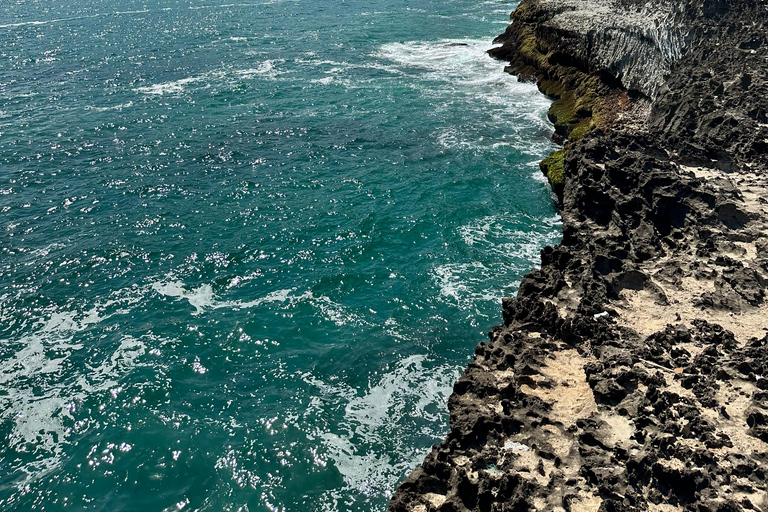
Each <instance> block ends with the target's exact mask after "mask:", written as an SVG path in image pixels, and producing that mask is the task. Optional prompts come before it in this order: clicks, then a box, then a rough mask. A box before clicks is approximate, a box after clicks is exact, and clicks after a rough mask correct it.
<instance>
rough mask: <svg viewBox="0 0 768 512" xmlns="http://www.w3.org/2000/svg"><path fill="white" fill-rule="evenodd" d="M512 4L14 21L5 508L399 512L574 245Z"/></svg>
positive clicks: (163, 11)
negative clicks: (508, 64) (525, 289)
mask: <svg viewBox="0 0 768 512" xmlns="http://www.w3.org/2000/svg"><path fill="white" fill-rule="evenodd" d="M515 5H516V3H515V2H512V3H509V2H502V1H497V0H493V1H478V0H453V1H446V0H405V1H400V2H398V1H395V0H368V1H365V2H362V1H357V0H341V1H335V2H329V1H323V0H269V1H262V0H255V1H252V2H237V3H231V2H229V1H228V0H146V1H139V0H123V1H120V2H118V1H116V0H89V1H85V0H70V1H67V2H63V1H53V2H52V1H48V0H46V1H43V0H25V1H18V2H5V3H3V4H2V5H1V6H0V212H2V213H1V214H0V439H2V444H0V510H14V511H15V510H18V511H28V510H35V511H59V510H77V511H80V510H88V511H97V510H98V511H141V512H147V511H157V512H161V511H180V510H184V511H194V510H201V511H250V512H256V511H265V512H268V511H272V512H282V511H291V512H293V511H339V512H341V511H366V512H367V511H384V510H385V509H386V505H387V501H388V498H389V496H390V495H391V493H392V492H393V491H394V489H395V487H396V486H397V484H398V482H399V481H401V480H402V479H403V478H404V477H405V476H406V475H407V474H408V472H409V471H410V470H411V469H412V468H414V467H415V466H417V465H418V464H419V463H420V462H421V460H422V459H423V457H424V455H425V454H426V453H427V452H428V451H429V449H430V447H431V445H432V444H433V443H437V442H439V441H440V439H442V437H443V436H444V435H445V434H446V432H447V423H448V413H447V409H446V400H447V397H448V395H449V394H450V392H451V388H452V385H453V382H454V380H455V379H456V378H457V377H458V375H459V374H460V373H461V371H462V369H463V368H464V367H465V366H466V364H467V362H468V361H469V360H470V357H471V354H472V352H473V349H474V346H475V345H476V344H477V343H478V342H479V341H482V340H483V339H485V336H486V333H487V331H488V330H489V329H490V328H491V327H492V326H494V325H496V324H499V323H500V322H501V307H500V300H501V298H502V297H505V296H510V295H514V294H515V293H516V290H517V286H518V283H519V281H520V279H521V278H522V276H523V275H524V274H525V273H526V272H528V271H529V270H530V269H531V268H533V267H534V266H536V265H537V264H538V262H539V251H540V249H541V248H542V247H543V246H545V245H551V244H555V243H557V242H558V241H559V240H560V236H561V224H560V220H559V217H558V216H557V212H556V209H555V206H554V203H553V201H552V197H551V192H550V189H549V187H548V185H547V184H546V183H545V181H544V180H543V178H542V177H541V176H540V173H539V170H538V162H539V161H540V160H541V159H542V158H543V157H544V156H545V155H546V154H547V153H548V152H549V151H551V150H552V149H553V144H552V142H551V141H550V135H551V132H552V128H551V125H550V124H549V122H548V121H547V119H546V110H547V108H548V105H549V101H548V100H547V99H546V98H544V97H543V96H542V95H541V94H539V93H538V91H537V90H536V88H535V86H534V85H531V84H522V83H519V82H518V81H517V80H516V79H515V78H514V77H512V76H510V75H508V74H506V73H504V72H503V67H504V64H503V63H501V62H497V61H494V60H492V59H490V58H489V57H488V56H487V55H486V54H485V51H486V50H487V49H488V48H490V47H491V40H492V39H493V37H494V36H495V35H496V34H498V33H501V32H502V31H503V30H504V28H505V26H506V23H508V15H509V12H510V11H511V10H512V9H513V8H514V7H515Z"/></svg>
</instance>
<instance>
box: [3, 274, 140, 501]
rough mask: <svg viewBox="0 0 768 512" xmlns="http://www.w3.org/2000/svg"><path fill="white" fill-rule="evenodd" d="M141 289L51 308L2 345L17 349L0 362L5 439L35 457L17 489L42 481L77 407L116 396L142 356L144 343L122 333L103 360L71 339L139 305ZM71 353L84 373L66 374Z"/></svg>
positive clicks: (58, 454)
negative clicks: (83, 361) (83, 363)
mask: <svg viewBox="0 0 768 512" xmlns="http://www.w3.org/2000/svg"><path fill="white" fill-rule="evenodd" d="M146 291H147V289H146V287H145V288H141V287H136V288H127V289H123V290H118V291H116V292H114V293H113V294H111V295H110V298H109V299H107V300H105V301H103V302H99V303H97V304H96V305H94V306H93V307H92V308H90V309H87V310H85V311H80V310H78V309H68V308H51V309H49V311H48V318H47V319H40V320H38V321H37V322H36V324H35V325H34V326H33V330H32V332H31V333H29V334H26V335H24V336H22V337H21V338H19V339H16V340H6V341H5V343H6V346H7V347H18V348H16V349H15V352H14V353H13V355H12V356H11V357H10V358H8V359H6V360H4V361H2V362H0V385H2V386H3V388H4V389H5V391H6V394H5V396H3V397H0V411H1V412H0V419H2V420H4V421H9V422H10V423H11V424H12V425H13V426H12V430H11V433H10V435H9V436H8V438H7V443H8V447H9V448H12V449H16V450H19V451H29V450H30V447H32V446H34V451H35V453H36V461H35V462H31V463H28V464H25V465H24V466H23V467H22V468H21V470H22V471H23V472H24V473H26V475H27V476H26V477H25V478H24V479H22V480H21V481H20V482H19V484H18V485H19V488H22V487H24V486H25V485H27V484H28V483H29V482H30V481H32V480H38V479H41V478H44V477H45V476H46V475H47V474H48V472H49V471H51V470H53V469H55V468H56V467H58V466H59V465H60V464H61V456H62V453H63V450H64V445H65V444H67V443H68V442H69V437H70V436H71V435H72V433H73V427H72V425H73V424H74V423H75V417H74V412H75V411H76V410H77V407H78V404H80V403H82V402H84V401H85V400H86V399H87V398H88V397H89V396H93V395H94V394H99V393H106V392H108V391H109V392H111V393H112V396H113V397H116V396H117V394H118V393H119V389H118V387H117V383H118V381H119V380H120V378H121V376H123V375H125V374H126V373H128V372H130V371H131V370H132V369H133V368H134V367H135V366H136V365H137V364H139V363H138V358H140V356H142V355H144V353H145V352H146V345H145V343H144V341H142V340H139V339H136V338H133V337H132V336H128V335H126V336H123V337H122V338H121V340H120V345H119V346H118V347H117V348H116V349H115V350H114V352H113V353H112V354H111V355H110V356H109V357H108V358H106V359H104V358H103V357H102V356H101V355H100V354H101V353H100V352H95V353H84V350H85V349H86V347H85V346H84V345H83V344H82V343H80V342H77V341H75V340H76V337H77V335H78V333H81V332H83V331H86V330H88V329H90V328H91V327H92V326H94V325H96V324H98V323H100V322H103V321H104V320H106V319H108V318H110V317H112V316H114V315H118V314H125V313H126V312H127V311H128V309H129V308H130V307H131V306H133V305H135V304H138V303H140V302H141V300H142V297H143V295H144V294H145V293H146ZM75 354H80V355H79V356H78V357H79V358H82V357H85V358H88V360H89V362H88V363H87V364H88V371H87V373H83V374H80V375H77V376H75V375H68V373H69V372H70V371H71V369H70V365H71V363H70V360H71V359H72V358H73V356H74V355H75ZM94 354H96V355H95V356H94ZM32 379H33V380H34V384H33V383H32ZM63 382H66V384H63Z"/></svg>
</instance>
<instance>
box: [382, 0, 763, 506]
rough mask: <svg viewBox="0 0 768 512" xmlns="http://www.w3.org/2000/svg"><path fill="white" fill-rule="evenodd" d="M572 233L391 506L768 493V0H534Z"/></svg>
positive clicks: (516, 56)
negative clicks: (438, 439)
mask: <svg viewBox="0 0 768 512" xmlns="http://www.w3.org/2000/svg"><path fill="white" fill-rule="evenodd" d="M512 21H513V22H512V24H511V25H510V26H509V28H508V29H507V30H506V32H505V33H504V34H503V35H501V36H499V38H498V39H497V42H499V43H501V45H500V46H498V47H496V48H494V49H492V50H491V51H490V53H491V54H492V55H493V56H494V57H496V58H499V59H503V60H505V61H507V62H509V67H508V68H507V69H508V71H509V72H511V73H513V74H516V75H517V76H518V77H519V78H520V79H521V80H533V81H535V82H536V83H537V84H538V85H539V88H540V89H541V90H542V92H543V93H544V94H547V95H549V96H551V97H552V98H554V99H555V101H554V103H553V104H552V108H551V110H550V112H549V116H550V118H551V119H552V121H553V123H554V124H555V131H556V137H557V138H558V140H559V141H560V142H562V143H563V148H562V149H561V150H558V151H556V152H554V153H553V154H552V155H550V156H549V157H548V158H547V159H545V160H544V161H543V162H542V164H541V167H542V170H543V171H544V172H545V173H546V174H547V175H548V177H549V179H550V181H551V183H552V185H553V187H554V189H555V191H556V193H557V195H558V197H559V201H560V202H561V211H562V218H563V240H562V243H561V244H560V245H558V246H556V247H546V248H544V249H543V250H542V253H541V268H540V269H538V270H534V271H533V272H531V273H530V274H528V275H527V276H526V277H525V278H524V279H523V281H522V283H521V285H520V289H519V292H518V295H517V297H515V298H508V299H504V301H503V304H502V309H503V311H502V313H503V321H504V324H503V325H500V326H498V327H496V328H494V329H493V330H492V331H491V332H490V333H489V341H488V342H487V343H481V344H480V345H478V346H477V348H476V349H475V354H474V360H473V361H472V362H471V363H470V364H469V365H468V367H467V369H466V370H465V371H464V373H463V375H462V376H461V377H460V378H459V380H458V381H457V382H456V384H455V385H454V389H453V394H452V395H451V397H450V399H449V402H448V409H449V412H450V432H449V433H448V435H447V436H446V438H445V439H444V440H443V442H442V443H441V444H440V445H436V446H434V447H433V448H432V451H431V452H430V453H429V454H428V455H427V457H426V459H425V460H424V463H423V464H422V465H421V466H419V467H417V468H416V469H415V470H414V471H413V472H412V473H411V474H410V476H408V478H406V480H405V481H404V482H403V483H402V484H401V485H400V487H399V488H398V489H397V491H396V492H395V494H394V495H393V497H392V500H391V501H390V505H389V510H390V511H391V512H406V511H408V512H411V511H412V512H432V511H440V512H458V511H526V510H541V511H543V510H547V511H549V510H552V511H601V512H603V511H646V510H648V511H692V512H693V511H696V512H725V511H742V510H743V511H747V510H755V511H762V512H768V332H767V331H768V303H767V302H766V286H768V2H766V1H765V0H757V1H754V0H753V1H747V0H688V1H685V0H684V1H680V2H672V1H670V0H657V1H655V2H650V1H641V0H583V1H577V0H523V2H522V3H521V4H520V6H519V7H518V8H517V10H516V11H515V12H514V13H513V14H512Z"/></svg>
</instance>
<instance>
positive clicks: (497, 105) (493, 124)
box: [374, 39, 552, 156]
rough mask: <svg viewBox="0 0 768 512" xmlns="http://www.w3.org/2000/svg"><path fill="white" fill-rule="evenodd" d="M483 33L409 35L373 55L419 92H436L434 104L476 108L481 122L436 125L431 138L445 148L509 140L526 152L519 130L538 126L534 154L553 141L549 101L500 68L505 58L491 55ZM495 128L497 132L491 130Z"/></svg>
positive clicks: (506, 143)
mask: <svg viewBox="0 0 768 512" xmlns="http://www.w3.org/2000/svg"><path fill="white" fill-rule="evenodd" d="M489 46H490V45H489V44H488V41H487V40H484V39H480V40H478V39H446V40H441V41H434V42H427V41H411V42H405V43H390V44H385V45H383V46H382V47H381V48H380V49H379V51H378V52H377V53H376V54H374V57H375V58H378V59H381V60H384V61H386V62H391V63H394V65H395V67H396V68H398V69H400V71H401V72H402V73H404V74H406V75H407V76H411V77H413V78H414V80H413V81H412V83H413V85H414V87H416V88H417V89H419V90H420V91H421V92H422V94H424V95H426V96H429V97H435V98H436V99H437V101H435V105H436V107H435V108H436V110H437V111H438V112H440V111H447V110H450V109H461V110H464V111H466V110H468V109H469V110H475V111H478V113H479V114H480V115H478V116H477V117H478V118H479V119H486V121H485V122H484V123H481V124H480V125H476V124H475V125H471V126H460V125H454V126H451V127H448V128H445V127H443V128H440V129H438V133H437V134H436V138H437V139H438V141H439V143H440V144H441V145H443V146H444V147H446V148H459V149H462V150H467V149H469V150H474V151H484V150H486V149H494V148H499V147H504V146H511V147H513V148H514V149H516V150H517V151H520V152H522V153H526V154H527V153H530V152H531V149H532V148H531V147H530V146H531V143H530V137H529V136H526V137H524V138H525V139H526V142H525V143H523V142H522V140H523V137H520V136H518V135H517V133H518V132H520V131H530V130H540V131H541V142H540V144H537V146H538V147H536V148H533V149H535V151H534V152H533V153H534V154H535V155H536V156H538V155H539V154H541V152H544V151H546V149H547V148H549V147H551V146H552V143H551V142H550V141H549V135H550V134H551V130H552V128H551V123H549V121H548V120H547V119H546V111H547V109H548V108H549V105H550V103H551V101H550V100H549V99H547V98H546V97H544V96H543V95H542V94H540V93H539V91H538V89H537V88H536V86H535V85H533V84H530V83H521V82H519V81H518V80H517V78H516V77H514V76H512V75H510V74H508V73H506V72H505V71H504V64H503V63H502V62H499V61H497V60H494V59H492V58H490V57H489V56H488V55H487V54H486V51H487V50H488V48H489ZM499 127H507V129H508V130H509V132H511V136H510V139H509V140H501V141H500V140H499V137H500V136H499V135H498V134H499V132H500V129H499ZM491 134H496V135H491ZM501 137H504V136H501Z"/></svg>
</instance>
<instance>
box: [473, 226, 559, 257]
mask: <svg viewBox="0 0 768 512" xmlns="http://www.w3.org/2000/svg"><path fill="white" fill-rule="evenodd" d="M513 221H514V219H511V218H505V217H504V216H501V215H489V216H486V217H483V218H481V219H476V220H473V221H471V222H469V223H467V224H465V225H463V226H461V227H459V228H458V234H459V236H460V237H461V239H462V240H463V241H464V243H466V244H467V245H468V246H470V247H477V248H478V249H480V250H482V251H483V252H484V253H486V254H489V255H496V256H497V257H501V258H503V259H505V260H511V259H516V258H520V259H524V260H527V261H535V260H537V259H538V257H539V251H540V250H541V248H542V247H544V246H545V245H552V244H555V243H557V242H559V240H560V237H561V235H560V232H559V231H558V230H553V229H552V228H554V227H557V226H559V225H561V223H562V221H561V218H560V216H559V215H553V216H551V217H545V218H542V219H535V218H532V217H527V218H526V219H525V224H526V226H527V227H526V229H525V230H521V229H517V228H515V227H514V222H513Z"/></svg>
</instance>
